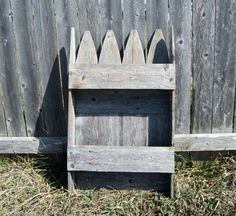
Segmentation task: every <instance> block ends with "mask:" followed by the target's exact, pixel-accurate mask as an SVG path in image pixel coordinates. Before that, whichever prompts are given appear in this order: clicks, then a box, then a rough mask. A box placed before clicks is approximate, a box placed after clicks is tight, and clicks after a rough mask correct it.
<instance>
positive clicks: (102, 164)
mask: <svg viewBox="0 0 236 216" xmlns="http://www.w3.org/2000/svg"><path fill="white" fill-rule="evenodd" d="M67 169H68V170H70V171H91V172H94V171H96V172H143V173H173V172H174V150H173V149H172V148H169V147H135V146H132V147H131V146H122V147H120V146H96V145H94V146H85V145H80V146H76V147H70V148H69V149H68V163H67Z"/></svg>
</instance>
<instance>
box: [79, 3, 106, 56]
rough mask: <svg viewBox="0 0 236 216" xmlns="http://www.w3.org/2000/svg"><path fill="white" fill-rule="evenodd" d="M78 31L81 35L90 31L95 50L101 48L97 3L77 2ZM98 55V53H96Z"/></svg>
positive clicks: (99, 18)
mask: <svg viewBox="0 0 236 216" xmlns="http://www.w3.org/2000/svg"><path fill="white" fill-rule="evenodd" d="M77 3H78V16H79V31H80V32H81V34H83V32H85V31H90V33H91V35H92V38H93V40H94V43H95V47H96V50H97V51H99V50H98V49H99V47H100V46H101V42H102V36H101V17H100V12H99V1H97V0H90V1H87V0H78V1H77ZM98 53H99V52H98Z"/></svg>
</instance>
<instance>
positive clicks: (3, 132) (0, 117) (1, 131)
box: [0, 42, 7, 136]
mask: <svg viewBox="0 0 236 216" xmlns="http://www.w3.org/2000/svg"><path fill="white" fill-rule="evenodd" d="M0 43H1V42H0ZM0 52H1V45H0ZM2 66H3V64H2V62H1V60H0V71H2ZM2 97H3V94H2V85H1V82H0V98H2ZM0 136H7V127H6V118H5V108H4V104H3V100H2V99H1V100H0Z"/></svg>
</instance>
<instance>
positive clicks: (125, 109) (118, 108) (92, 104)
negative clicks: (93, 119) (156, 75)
mask: <svg viewBox="0 0 236 216" xmlns="http://www.w3.org/2000/svg"><path fill="white" fill-rule="evenodd" d="M75 97H76V100H75V101H76V107H75V109H76V114H77V115H78V114H108V113H109V114H121V113H123V114H130V113H133V114H136V113H137V114H140V113H148V114H151V113H155V114H156V113H161V114H169V109H170V93H169V92H168V91H158V90H91V89H90V90H78V91H76V96H75Z"/></svg>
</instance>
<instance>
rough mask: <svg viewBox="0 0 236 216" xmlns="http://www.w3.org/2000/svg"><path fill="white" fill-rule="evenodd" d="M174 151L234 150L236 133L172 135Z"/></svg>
mask: <svg viewBox="0 0 236 216" xmlns="http://www.w3.org/2000/svg"><path fill="white" fill-rule="evenodd" d="M174 145H175V151H180V152H183V151H189V152H192V151H224V150H226V151H228V150H236V133H223V134H179V135H175V136H174Z"/></svg>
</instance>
